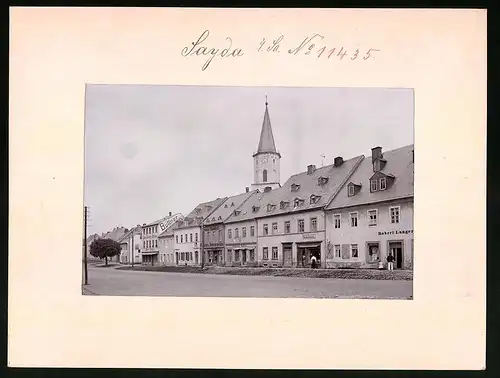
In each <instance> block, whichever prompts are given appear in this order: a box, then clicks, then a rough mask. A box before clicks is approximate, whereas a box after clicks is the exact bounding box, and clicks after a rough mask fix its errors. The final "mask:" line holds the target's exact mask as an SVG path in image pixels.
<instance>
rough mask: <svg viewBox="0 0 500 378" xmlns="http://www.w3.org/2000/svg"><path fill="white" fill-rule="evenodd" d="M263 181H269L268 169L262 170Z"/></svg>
mask: <svg viewBox="0 0 500 378" xmlns="http://www.w3.org/2000/svg"><path fill="white" fill-rule="evenodd" d="M262 182H267V169H264V170H263V171H262Z"/></svg>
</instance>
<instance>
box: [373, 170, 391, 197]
mask: <svg viewBox="0 0 500 378" xmlns="http://www.w3.org/2000/svg"><path fill="white" fill-rule="evenodd" d="M395 179H396V177H395V176H394V175H392V174H390V173H382V172H375V173H374V175H373V176H372V177H370V192H372V193H373V192H377V191H381V190H386V189H388V188H389V187H390V186H391V184H392V183H393V182H394V180H395Z"/></svg>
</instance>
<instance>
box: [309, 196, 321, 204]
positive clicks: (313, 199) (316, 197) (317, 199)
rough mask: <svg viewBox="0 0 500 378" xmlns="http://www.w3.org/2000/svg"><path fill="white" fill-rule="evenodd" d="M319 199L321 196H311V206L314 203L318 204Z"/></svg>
mask: <svg viewBox="0 0 500 378" xmlns="http://www.w3.org/2000/svg"><path fill="white" fill-rule="evenodd" d="M320 198H321V196H317V195H315V194H313V195H312V196H311V198H310V203H311V204H315V203H318V201H319V199H320Z"/></svg>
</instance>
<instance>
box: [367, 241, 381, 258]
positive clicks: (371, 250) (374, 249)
mask: <svg viewBox="0 0 500 378" xmlns="http://www.w3.org/2000/svg"><path fill="white" fill-rule="evenodd" d="M379 251H380V248H379V244H378V243H369V244H368V256H367V259H368V262H377V261H379V260H380V254H379Z"/></svg>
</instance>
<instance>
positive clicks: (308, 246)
mask: <svg viewBox="0 0 500 378" xmlns="http://www.w3.org/2000/svg"><path fill="white" fill-rule="evenodd" d="M320 245H321V243H297V248H316V247H319V246H320Z"/></svg>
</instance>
